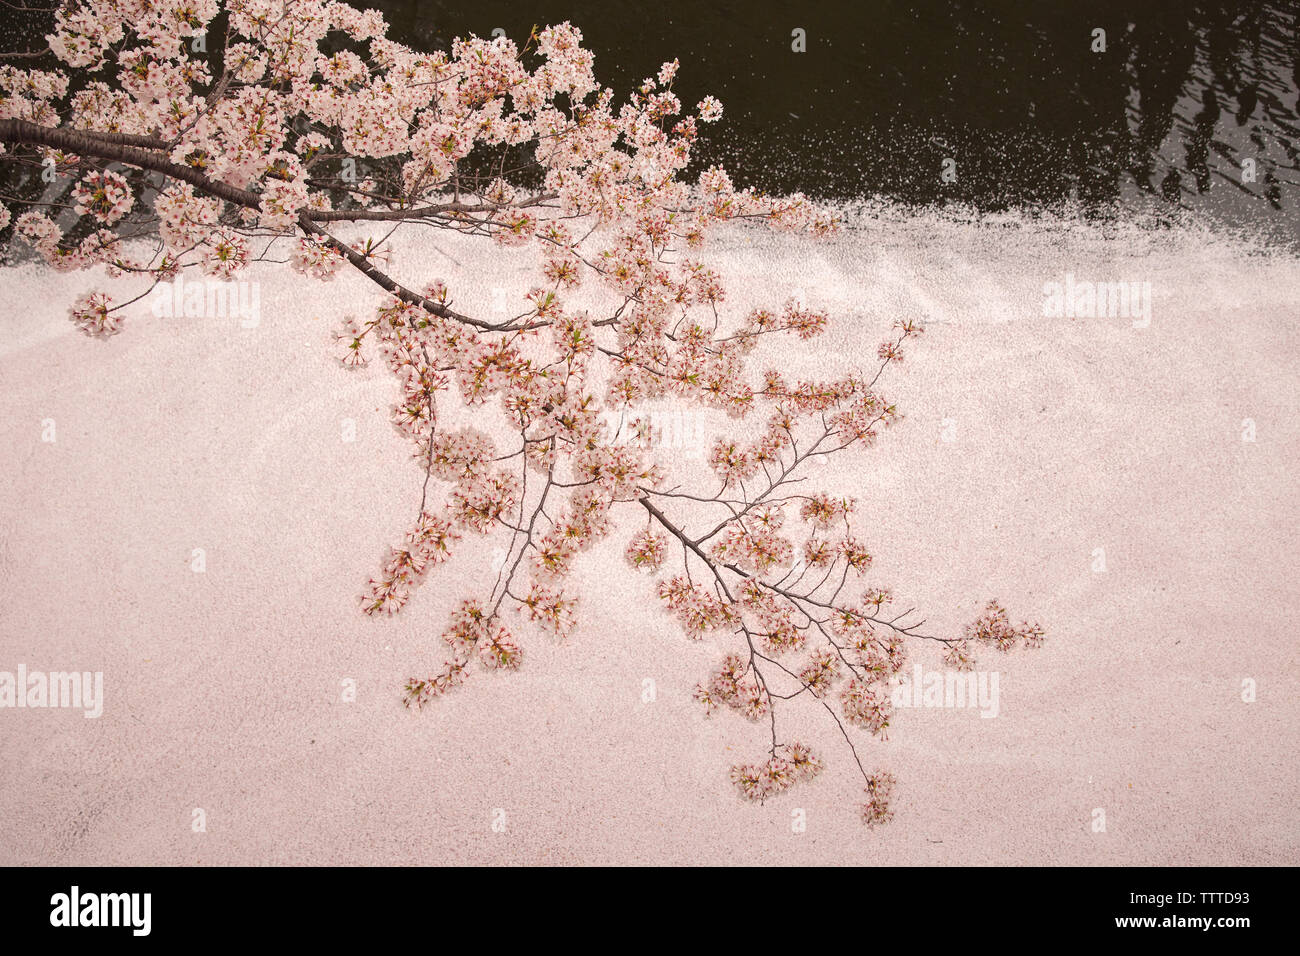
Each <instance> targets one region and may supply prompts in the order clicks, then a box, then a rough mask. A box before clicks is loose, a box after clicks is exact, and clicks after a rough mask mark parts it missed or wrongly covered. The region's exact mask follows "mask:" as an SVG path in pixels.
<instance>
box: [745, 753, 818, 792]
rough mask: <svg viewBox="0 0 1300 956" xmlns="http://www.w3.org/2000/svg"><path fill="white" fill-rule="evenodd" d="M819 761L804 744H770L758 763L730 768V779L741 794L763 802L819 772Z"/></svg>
mask: <svg viewBox="0 0 1300 956" xmlns="http://www.w3.org/2000/svg"><path fill="white" fill-rule="evenodd" d="M821 769H822V762H821V760H820V759H819V758H818V757H817V756H815V755H814V754H813V752H812V751H811V750H809V749H808V747H807V746H805V745H804V744H800V743H792V744H784V745H781V746H779V747H775V748H773V752H772V755H771V756H770V757H768V759H767V760H765V761H764V762H763V763H760V764H738V765H736V766H734V767H732V768H731V782H732V783H734V784H735V785H736V787H737V788H738V789H739V790H740V793H741V796H743V797H745V798H746V799H748V800H755V801H757V802H759V803H762V802H763V801H764V800H766V799H768V798H769V797H774V796H776V795H777V794H779V793H782V792H784V791H786V790H788V789H790V788H791V787H792V786H794V785H795V784H796V783H800V782H802V781H805V780H811V779H812V778H813V777H815V776H817V774H818V773H820V772H821Z"/></svg>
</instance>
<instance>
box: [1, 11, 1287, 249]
mask: <svg viewBox="0 0 1300 956" xmlns="http://www.w3.org/2000/svg"><path fill="white" fill-rule="evenodd" d="M359 5H361V6H376V7H378V8H380V9H382V10H383V11H384V13H385V14H386V16H387V17H388V19H389V22H390V23H391V24H392V25H393V26H392V30H391V35H392V36H393V37H394V38H395V39H399V40H402V41H404V42H407V43H409V44H411V45H413V46H417V47H423V48H445V47H446V46H447V44H448V43H449V42H450V40H451V38H452V37H453V36H456V35H463V34H466V33H469V32H475V33H478V34H479V35H483V36H487V35H490V34H491V33H492V31H493V30H494V29H496V28H501V29H504V30H506V31H507V33H508V34H509V35H510V36H512V37H514V38H516V39H517V40H522V39H523V38H524V37H526V36H527V35H528V32H529V30H530V28H531V27H532V26H533V25H534V24H539V25H545V24H548V23H554V22H559V21H561V20H566V19H567V20H570V21H572V22H573V23H574V24H576V25H577V26H579V27H580V28H581V29H582V31H583V33H584V34H585V37H586V42H587V45H588V46H589V47H591V48H592V49H593V50H594V51H595V52H596V69H597V74H598V76H599V78H600V79H601V81H602V82H604V83H605V84H606V85H610V86H613V87H614V89H615V90H616V92H618V93H624V92H626V91H627V90H629V89H630V88H631V87H632V86H634V85H635V84H636V83H638V82H639V81H640V80H641V79H642V78H643V77H646V76H650V75H652V74H653V73H654V72H656V71H657V69H658V67H659V65H660V64H661V63H662V62H663V61H665V60H670V59H672V58H673V57H679V58H680V59H681V61H682V70H681V72H680V73H679V75H678V81H677V85H676V88H677V90H678V92H679V94H680V95H681V96H682V99H683V100H684V101H685V102H687V103H688V104H694V103H695V102H697V101H698V100H699V98H701V97H702V96H703V95H704V94H706V93H713V94H715V95H716V96H718V97H719V98H720V99H721V100H722V101H723V103H724V105H725V107H726V116H725V118H724V122H723V123H721V124H718V125H716V126H712V127H706V132H707V133H708V140H709V141H708V143H707V144H706V145H705V147H704V148H703V149H702V150H701V151H700V153H699V160H700V162H701V163H707V162H713V161H722V162H724V163H725V164H726V165H727V166H728V167H729V168H730V169H731V170H732V171H733V175H734V177H735V178H736V179H737V180H738V181H739V182H742V183H744V184H746V185H754V186H757V187H759V188H762V189H765V190H768V191H774V192H790V191H794V190H802V191H804V192H806V193H809V194H810V195H813V196H816V197H819V198H827V199H839V200H849V201H852V200H858V199H861V198H863V197H870V196H882V197H886V198H890V199H894V200H898V201H901V202H905V203H915V204H922V205H936V204H950V203H961V204H967V205H969V206H972V207H975V208H976V209H980V210H990V211H991V210H1004V209H1007V208H1014V207H1025V208H1029V209H1039V208H1043V207H1055V206H1059V205H1062V204H1066V205H1068V206H1069V207H1071V208H1078V209H1079V210H1080V211H1082V212H1083V213H1084V214H1098V215H1104V214H1115V213H1119V214H1123V213H1124V212H1125V211H1126V210H1132V209H1141V210H1143V211H1144V212H1149V211H1150V210H1151V209H1156V210H1163V211H1173V210H1175V208H1176V207H1183V208H1187V209H1191V210H1194V211H1198V212H1203V213H1205V214H1207V215H1209V216H1211V217H1213V218H1215V219H1217V220H1220V221H1224V222H1227V223H1229V224H1231V225H1234V226H1240V227H1244V228H1246V229H1249V230H1250V231H1252V232H1257V233H1264V234H1267V235H1269V236H1272V237H1276V238H1278V239H1282V240H1287V241H1290V242H1294V241H1296V240H1297V239H1300V191H1297V188H1296V187H1297V184H1298V183H1300V175H1297V160H1298V158H1300V154H1298V151H1300V117H1298V115H1297V114H1300V96H1298V95H1297V87H1298V85H1300V0H1290V2H1285V0H1255V2H1251V0H1226V2H1220V3H1200V2H1181V3H1176V2H1168V0H1154V2H1152V0H1146V2H1136V0H1126V2H1113V0H1088V2H1082V0H998V2H993V0H989V2H971V0H949V2H937V0H935V2H924V3H917V2H912V3H900V2H889V0H863V2H859V3H821V4H818V3H802V4H799V3H788V2H786V3H777V2H771V0H748V2H740V0H724V2H708V0H705V2H695V3H691V2H652V3H613V2H610V0H599V2H596V0H477V2H474V3H467V2H464V0H366V2H364V3H360V4H359ZM48 19H49V18H48V16H47V15H42V14H32V13H21V12H16V11H14V10H12V9H11V8H8V7H0V30H2V31H3V35H4V36H6V37H8V38H10V43H11V44H12V45H14V46H17V45H20V43H19V41H18V39H17V38H19V37H23V36H32V35H36V36H39V35H40V33H43V32H44V31H45V29H47V28H48ZM796 28H797V29H801V30H803V31H804V32H805V35H806V52H795V51H794V50H792V42H793V39H792V31H794V30H795V29H796ZM1096 29H1102V30H1104V31H1105V41H1106V50H1105V52H1094V51H1093V49H1092V47H1093V46H1094V43H1095V41H1094V34H1093V31H1094V30H1096ZM948 159H951V160H952V161H953V166H952V171H953V173H954V174H955V180H954V181H951V182H944V181H943V178H942V175H941V174H942V172H943V168H944V162H945V160H948ZM1246 160H1253V161H1254V170H1253V174H1254V175H1253V181H1251V180H1252V177H1251V175H1250V174H1249V172H1248V171H1247V170H1246V168H1245V167H1246V165H1248V164H1246V163H1245V162H1244V161H1246Z"/></svg>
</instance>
